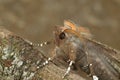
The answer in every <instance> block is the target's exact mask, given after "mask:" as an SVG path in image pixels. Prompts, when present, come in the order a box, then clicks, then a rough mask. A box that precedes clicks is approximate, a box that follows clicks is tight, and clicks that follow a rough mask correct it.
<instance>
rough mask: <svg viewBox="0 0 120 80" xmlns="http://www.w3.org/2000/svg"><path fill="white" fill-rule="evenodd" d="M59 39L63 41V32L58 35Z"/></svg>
mask: <svg viewBox="0 0 120 80" xmlns="http://www.w3.org/2000/svg"><path fill="white" fill-rule="evenodd" d="M59 39H61V40H62V39H65V33H64V32H62V33H60V35H59Z"/></svg>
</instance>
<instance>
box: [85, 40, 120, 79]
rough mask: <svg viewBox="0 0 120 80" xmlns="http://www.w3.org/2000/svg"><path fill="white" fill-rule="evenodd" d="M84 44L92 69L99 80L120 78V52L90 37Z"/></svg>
mask: <svg viewBox="0 0 120 80" xmlns="http://www.w3.org/2000/svg"><path fill="white" fill-rule="evenodd" d="M85 46H86V51H87V53H88V57H89V62H90V64H92V66H91V67H92V70H93V72H94V74H95V75H97V76H98V77H99V79H100V80H120V61H119V59H120V52H118V51H116V50H114V49H112V48H109V47H107V46H105V45H103V44H101V43H99V42H96V41H93V40H90V39H86V45H85Z"/></svg>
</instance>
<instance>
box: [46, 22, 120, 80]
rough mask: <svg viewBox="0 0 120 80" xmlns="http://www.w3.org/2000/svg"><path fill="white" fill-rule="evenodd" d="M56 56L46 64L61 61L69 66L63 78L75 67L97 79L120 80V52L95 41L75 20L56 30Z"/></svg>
mask: <svg viewBox="0 0 120 80" xmlns="http://www.w3.org/2000/svg"><path fill="white" fill-rule="evenodd" d="M54 44H55V47H54V49H53V52H50V54H52V56H51V57H50V58H48V60H47V61H46V62H45V63H44V65H46V64H48V62H49V61H50V60H53V59H54V58H56V57H57V58H59V59H60V60H63V61H64V62H65V63H67V64H68V68H67V70H66V73H65V74H64V76H63V78H64V77H65V76H67V75H68V74H69V72H70V70H71V67H73V68H75V69H76V70H81V71H83V72H84V73H86V76H88V75H89V76H90V77H92V79H93V80H120V52H119V51H117V50H115V49H112V48H110V47H108V46H106V45H104V44H102V43H100V42H97V41H95V40H93V39H92V35H91V33H90V31H89V30H88V29H87V28H84V27H80V26H78V25H76V24H74V23H73V22H71V21H64V26H57V27H55V31H54Z"/></svg>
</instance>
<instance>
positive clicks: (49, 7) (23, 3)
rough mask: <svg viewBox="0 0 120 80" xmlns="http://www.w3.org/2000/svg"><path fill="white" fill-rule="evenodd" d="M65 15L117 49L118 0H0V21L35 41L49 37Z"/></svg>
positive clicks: (119, 43) (119, 30)
mask: <svg viewBox="0 0 120 80" xmlns="http://www.w3.org/2000/svg"><path fill="white" fill-rule="evenodd" d="M67 19H70V20H72V21H74V22H75V23H77V24H79V25H81V26H85V27H88V28H89V29H90V30H91V33H92V34H93V36H94V38H95V39H96V40H97V41H100V42H102V43H105V44H107V45H109V46H111V47H113V48H116V49H118V50H120V36H119V35H120V0H0V25H1V26H3V27H5V28H7V29H8V30H10V31H12V32H14V33H16V34H18V35H20V36H22V37H24V38H26V39H28V40H30V41H32V42H34V43H41V42H43V41H47V40H50V39H51V38H52V37H53V36H52V35H53V34H52V32H53V30H54V26H55V25H63V21H64V20H67Z"/></svg>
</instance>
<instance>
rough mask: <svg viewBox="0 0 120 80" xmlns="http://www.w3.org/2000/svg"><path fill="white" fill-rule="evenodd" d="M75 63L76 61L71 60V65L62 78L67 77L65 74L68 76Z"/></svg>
mask: <svg viewBox="0 0 120 80" xmlns="http://www.w3.org/2000/svg"><path fill="white" fill-rule="evenodd" d="M73 63H74V61H70V63H69V66H68V68H67V70H66V72H65V74H64V76H63V77H62V78H65V76H67V75H68V74H69V72H70V70H71V66H72V64H73Z"/></svg>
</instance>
